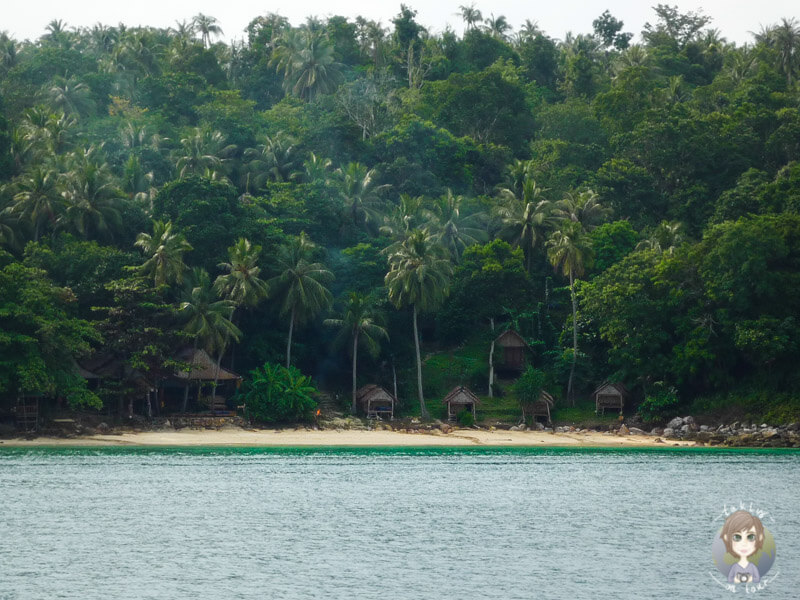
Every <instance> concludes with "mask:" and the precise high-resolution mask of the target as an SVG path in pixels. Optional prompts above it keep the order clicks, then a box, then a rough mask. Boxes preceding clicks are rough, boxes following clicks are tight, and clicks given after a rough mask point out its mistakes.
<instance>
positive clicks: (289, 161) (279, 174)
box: [244, 131, 300, 188]
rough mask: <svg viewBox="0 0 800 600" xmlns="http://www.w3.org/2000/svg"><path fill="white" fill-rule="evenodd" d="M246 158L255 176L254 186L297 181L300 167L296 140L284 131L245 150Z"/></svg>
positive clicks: (250, 170) (267, 137)
mask: <svg viewBox="0 0 800 600" xmlns="http://www.w3.org/2000/svg"><path fill="white" fill-rule="evenodd" d="M244 158H245V159H246V160H248V161H249V162H248V163H247V170H248V171H249V172H250V173H252V174H253V184H254V185H255V186H256V187H259V188H260V187H262V186H263V185H264V184H265V183H266V182H267V181H270V180H271V181H277V182H279V183H281V182H284V181H290V180H292V179H295V178H296V177H297V174H298V169H299V167H300V157H299V156H298V153H297V147H296V146H295V143H294V140H292V138H290V137H289V136H288V135H286V134H284V133H283V132H282V131H279V132H278V133H276V134H275V135H274V136H272V137H269V136H265V137H264V143H263V144H258V145H257V146H256V147H255V148H248V149H247V150H245V151H244Z"/></svg>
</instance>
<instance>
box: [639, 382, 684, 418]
mask: <svg viewBox="0 0 800 600" xmlns="http://www.w3.org/2000/svg"><path fill="white" fill-rule="evenodd" d="M679 406H680V401H679V400H678V392H677V390H676V389H675V388H674V387H667V386H666V385H664V383H662V382H657V383H655V384H653V386H652V388H651V389H650V390H648V393H647V395H646V396H645V399H644V400H643V401H642V403H641V404H640V405H639V414H640V415H641V417H642V419H643V420H644V422H645V423H652V422H654V421H664V420H666V419H669V418H671V417H674V416H676V415H677V414H678V408H679Z"/></svg>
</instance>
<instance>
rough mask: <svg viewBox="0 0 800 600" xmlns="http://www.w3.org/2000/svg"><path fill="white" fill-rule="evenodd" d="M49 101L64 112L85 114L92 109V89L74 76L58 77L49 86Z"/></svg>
mask: <svg viewBox="0 0 800 600" xmlns="http://www.w3.org/2000/svg"><path fill="white" fill-rule="evenodd" d="M48 93H49V97H50V103H51V104H52V105H53V107H54V108H56V109H57V110H60V111H62V112H64V113H65V114H68V115H69V114H79V115H82V114H86V113H87V112H89V111H90V110H91V109H92V106H93V102H92V96H91V94H92V91H91V90H90V89H89V86H88V85H86V84H85V83H83V82H80V81H78V80H76V79H75V78H70V79H64V78H63V77H62V78H59V79H58V80H56V82H55V83H54V84H53V85H52V86H51V87H50V89H49V91H48Z"/></svg>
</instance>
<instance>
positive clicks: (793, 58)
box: [768, 18, 800, 86]
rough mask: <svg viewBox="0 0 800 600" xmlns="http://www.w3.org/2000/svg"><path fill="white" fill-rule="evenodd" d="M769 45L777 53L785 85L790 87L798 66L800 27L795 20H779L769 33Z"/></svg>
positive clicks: (799, 58) (799, 59) (799, 61)
mask: <svg viewBox="0 0 800 600" xmlns="http://www.w3.org/2000/svg"><path fill="white" fill-rule="evenodd" d="M768 39H769V42H770V45H771V46H773V47H775V49H776V50H777V51H778V57H779V60H780V69H781V71H782V72H783V73H784V75H786V85H788V86H791V85H792V77H793V76H794V73H795V71H796V70H797V67H798V65H800V26H798V24H797V20H795V19H794V18H792V19H786V18H784V19H781V24H780V25H776V26H775V27H774V28H772V30H771V31H770V33H769V38H768Z"/></svg>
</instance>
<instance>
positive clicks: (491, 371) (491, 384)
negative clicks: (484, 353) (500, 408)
mask: <svg viewBox="0 0 800 600" xmlns="http://www.w3.org/2000/svg"><path fill="white" fill-rule="evenodd" d="M489 323H490V324H491V326H492V345H491V346H490V347H489V398H494V395H493V392H492V387H494V317H492V318H490V319H489Z"/></svg>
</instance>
